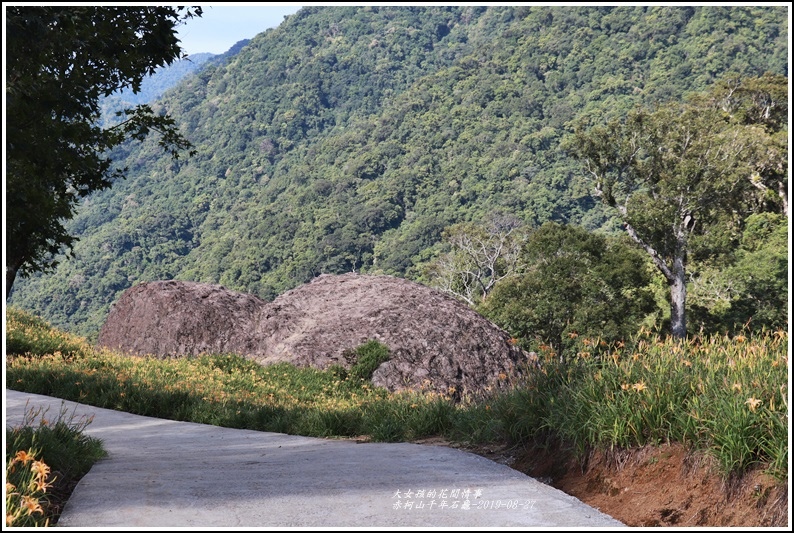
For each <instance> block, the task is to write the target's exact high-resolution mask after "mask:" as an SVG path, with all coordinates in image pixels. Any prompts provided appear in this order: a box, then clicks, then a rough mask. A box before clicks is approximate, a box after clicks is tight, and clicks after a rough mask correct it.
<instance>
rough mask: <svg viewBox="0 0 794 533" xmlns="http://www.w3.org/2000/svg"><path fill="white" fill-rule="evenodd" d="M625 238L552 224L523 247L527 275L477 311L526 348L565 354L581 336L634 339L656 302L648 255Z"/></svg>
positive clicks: (502, 285) (504, 284)
mask: <svg viewBox="0 0 794 533" xmlns="http://www.w3.org/2000/svg"><path fill="white" fill-rule="evenodd" d="M626 240H627V239H621V238H616V237H609V238H608V237H605V236H602V235H596V234H594V233H591V232H588V231H587V230H585V229H584V228H581V227H578V226H571V225H561V224H557V223H554V222H547V223H545V224H543V225H542V226H541V227H540V228H539V229H537V230H536V231H534V232H532V234H531V235H530V236H529V239H528V240H527V242H526V244H525V245H524V246H523V249H522V252H521V255H520V262H521V273H520V274H518V275H516V276H514V277H512V278H510V279H507V280H503V281H500V282H499V283H498V284H497V285H496V287H495V288H494V290H493V292H492V293H491V295H490V297H489V298H488V299H487V300H486V301H485V302H484V303H483V304H482V305H481V306H479V307H478V310H479V311H480V312H481V313H482V314H483V315H485V316H486V317H487V318H489V319H490V320H491V321H493V322H494V323H495V324H497V325H499V326H500V327H502V328H503V329H505V330H506V331H508V332H509V333H510V334H512V335H513V336H514V337H516V338H519V339H521V340H522V341H523V343H524V344H525V345H526V346H527V347H528V348H533V347H537V346H538V345H539V344H546V345H548V346H550V347H551V348H552V349H553V351H554V352H555V353H557V354H559V356H560V357H561V358H565V356H566V354H568V355H569V354H570V350H571V347H572V346H574V345H576V344H578V343H579V341H578V340H576V338H577V337H580V336H582V337H588V338H591V339H596V338H600V339H601V340H604V341H606V342H609V343H612V342H617V341H620V340H625V339H628V338H629V337H630V336H631V335H633V334H634V333H636V332H637V330H638V329H639V327H640V324H641V323H642V321H643V320H644V319H645V317H646V316H647V315H649V314H650V313H652V312H653V310H654V309H655V308H656V304H655V302H654V300H653V295H652V293H651V291H650V289H649V288H648V286H649V283H650V278H651V275H650V274H651V270H649V265H648V264H647V261H646V259H645V257H644V254H643V252H641V251H639V250H636V249H635V248H634V246H632V245H631V244H630V243H629V242H626Z"/></svg>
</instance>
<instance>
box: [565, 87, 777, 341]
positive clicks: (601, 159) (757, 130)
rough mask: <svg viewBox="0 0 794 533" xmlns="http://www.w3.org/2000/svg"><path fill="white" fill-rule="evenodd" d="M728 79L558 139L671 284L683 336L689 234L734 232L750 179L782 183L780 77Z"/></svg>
mask: <svg viewBox="0 0 794 533" xmlns="http://www.w3.org/2000/svg"><path fill="white" fill-rule="evenodd" d="M730 83H731V84H732V85H733V90H731V91H729V92H730V94H726V91H725V90H724V87H725V85H718V86H717V87H716V88H715V90H713V91H712V92H710V93H707V94H703V95H698V96H695V97H693V98H691V99H690V100H689V101H686V102H678V101H672V102H669V103H666V104H664V105H660V106H657V107H655V108H653V109H646V108H642V107H637V108H636V109H634V110H632V111H631V112H629V113H628V114H627V115H626V116H625V118H624V117H620V118H615V119H612V120H610V121H608V122H607V123H606V124H599V125H595V126H592V127H590V128H589V129H585V128H580V129H578V130H577V131H576V132H575V134H574V135H573V136H572V137H571V140H570V142H569V143H568V145H567V147H568V149H569V150H570V152H571V153H573V154H575V155H576V156H577V157H579V158H580V159H581V160H582V161H584V164H585V169H586V171H587V173H588V174H589V175H590V176H591V177H592V184H593V187H594V190H595V193H596V195H597V196H599V197H600V198H601V199H602V200H603V201H604V203H606V204H607V205H609V206H610V207H613V208H615V209H616V210H617V212H618V213H619V215H620V217H621V219H622V221H623V224H624V227H625V229H626V231H627V232H628V234H629V235H630V236H631V238H632V239H633V240H634V241H635V242H637V243H638V244H639V245H640V246H641V247H642V248H643V249H644V250H645V251H646V252H647V253H648V255H650V257H651V259H652V260H653V262H654V264H655V265H656V267H657V268H658V269H659V271H660V272H661V273H662V274H663V275H664V277H665V279H666V280H667V282H668V284H669V285H670V302H671V329H672V334H673V335H674V336H676V337H684V336H685V335H686V313H685V307H686V283H687V277H686V274H687V261H688V254H689V253H690V252H691V251H692V246H693V244H694V243H695V242H697V240H696V237H697V236H708V235H709V233H710V232H711V231H712V230H714V229H715V228H717V231H721V230H722V229H724V228H725V227H728V228H735V229H736V233H737V234H740V233H741V224H742V223H743V221H744V219H745V218H746V217H747V216H748V215H750V214H751V213H753V212H755V211H757V210H758V209H759V207H758V202H757V201H756V195H755V193H756V190H757V189H758V186H759V185H760V186H761V187H762V189H765V188H766V187H767V186H766V185H765V184H766V183H769V182H770V181H777V182H780V183H782V184H783V185H784V187H783V188H784V189H786V188H787V186H788V183H787V182H788V180H787V177H786V174H787V170H786V166H787V159H788V154H787V147H786V145H784V144H782V142H781V140H782V138H783V136H782V135H781V130H783V129H786V128H787V123H786V122H784V121H782V120H781V119H780V116H781V115H780V113H781V109H782V111H783V113H784V114H783V115H782V116H785V111H786V109H785V106H786V104H785V101H786V100H787V99H786V98H781V95H782V94H785V93H786V91H787V87H788V83H787V80H786V78H785V77H783V76H780V75H771V74H770V75H765V76H763V77H761V78H757V79H750V80H748V81H747V82H746V84H743V83H741V82H736V81H732V82H730ZM744 87H747V88H748V89H745V90H739V89H742V88H744ZM759 87H760V88H762V89H760V90H758V89H757V88H759ZM770 95H771V97H770ZM767 200H768V199H767ZM781 201H783V202H784V205H786V203H787V201H786V200H785V199H784V198H783V197H781ZM778 209H779V208H778Z"/></svg>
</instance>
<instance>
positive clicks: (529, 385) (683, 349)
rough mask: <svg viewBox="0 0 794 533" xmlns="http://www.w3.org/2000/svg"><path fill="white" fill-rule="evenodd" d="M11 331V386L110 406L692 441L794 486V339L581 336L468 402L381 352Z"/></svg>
mask: <svg viewBox="0 0 794 533" xmlns="http://www.w3.org/2000/svg"><path fill="white" fill-rule="evenodd" d="M6 326H7V331H8V334H7V347H9V349H8V353H9V356H8V358H7V361H6V386H7V387H8V388H10V389H14V390H20V391H25V392H31V393H37V394H45V395H49V396H54V397H58V398H63V399H67V400H73V401H79V402H82V403H85V404H90V405H95V406H98V407H104V408H109V409H117V410H121V411H126V412H130V413H135V414H140V415H149V416H157V417H160V418H167V419H173V420H182V421H191V422H198V423H205V424H214V425H218V426H224V427H232V428H244V429H254V430H260V431H274V432H280V433H288V434H297V435H306V436H315V437H367V438H369V439H371V440H373V441H410V440H416V439H420V438H424V437H431V436H443V437H445V438H447V439H449V440H452V441H458V442H466V443H472V444H483V443H489V442H498V443H509V444H516V445H519V444H527V443H533V444H540V445H549V443H551V442H560V443H564V445H565V446H567V447H572V448H573V449H574V450H576V451H578V452H580V453H582V454H584V453H585V452H586V451H588V450H591V449H620V448H630V447H634V446H642V445H645V444H658V443H663V442H681V443H684V444H685V445H687V446H688V447H689V448H691V449H693V450H699V451H704V452H706V453H709V454H711V455H713V456H714V457H715V458H716V459H717V463H718V464H719V466H720V469H721V473H722V474H723V475H724V476H726V478H727V477H728V476H736V475H740V474H742V473H743V472H745V471H747V470H748V469H750V468H754V467H761V468H765V469H766V470H767V471H768V472H769V473H770V474H771V475H772V476H774V477H775V478H776V479H778V480H779V481H780V482H781V483H783V482H786V481H787V479H788V469H787V468H788V467H787V465H788V390H787V387H788V357H787V346H788V334H787V333H786V332H784V331H777V332H760V333H758V334H755V335H748V336H743V335H737V336H733V337H728V336H710V337H698V336H694V337H692V338H690V339H687V340H686V341H679V340H673V339H666V338H662V337H660V336H658V335H654V334H652V333H650V332H647V331H644V332H641V333H640V334H639V335H638V336H637V337H636V338H635V339H632V340H631V342H629V343H626V345H620V346H611V347H609V346H604V345H603V343H601V342H600V341H599V340H598V339H579V342H580V351H579V353H578V356H577V357H576V358H575V359H574V360H573V361H568V362H565V363H561V362H560V361H559V358H558V357H556V355H555V354H553V353H546V352H543V351H541V352H540V353H539V354H538V355H539V357H540V360H541V365H540V368H539V369H536V370H535V371H533V372H531V373H529V374H528V375H526V376H525V377H523V378H521V379H514V387H513V388H512V389H511V390H510V391H508V392H505V393H501V394H498V395H483V396H482V397H479V398H469V399H465V400H464V401H462V402H457V403H456V402H454V401H453V400H452V399H450V398H448V397H445V396H442V395H438V394H429V393H421V392H400V393H389V392H388V391H386V390H384V389H381V388H378V387H374V386H373V385H372V383H371V382H370V381H369V378H370V377H371V376H372V372H373V371H374V370H375V369H376V368H377V366H378V365H379V364H380V363H381V362H382V361H383V360H385V359H386V358H387V357H388V349H386V348H385V347H383V346H382V345H379V344H378V343H375V342H370V343H367V344H365V345H363V346H362V347H360V348H359V349H358V350H357V351H356V353H354V354H353V356H352V358H353V359H355V360H356V363H355V364H354V365H353V366H352V367H351V368H348V369H345V368H342V367H341V366H336V367H332V368H329V369H327V370H317V369H311V368H296V367H294V366H292V365H289V364H284V363H281V364H275V365H271V366H267V367H263V366H260V365H259V364H257V363H255V362H252V361H249V360H246V359H244V358H242V357H240V356H237V355H234V354H214V355H203V356H199V357H191V358H180V359H160V358H155V357H130V356H124V355H121V354H118V353H114V352H111V351H107V350H100V349H95V348H93V347H91V346H90V345H88V343H87V342H86V341H85V340H84V339H81V338H79V337H75V336H72V335H69V334H66V333H64V332H60V331H58V330H55V329H53V328H50V327H49V326H48V325H47V324H45V323H44V322H42V321H40V320H39V319H37V318H35V317H31V316H29V315H27V314H25V313H22V312H20V311H17V310H13V309H9V310H8V312H7V319H6ZM11 348H13V350H12V349H11ZM7 453H8V452H7Z"/></svg>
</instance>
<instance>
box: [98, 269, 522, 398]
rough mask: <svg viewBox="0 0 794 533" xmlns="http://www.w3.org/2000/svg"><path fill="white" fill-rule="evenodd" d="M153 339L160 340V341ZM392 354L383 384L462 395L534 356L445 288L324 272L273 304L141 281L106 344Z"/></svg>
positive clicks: (311, 360) (320, 358) (112, 323)
mask: <svg viewBox="0 0 794 533" xmlns="http://www.w3.org/2000/svg"><path fill="white" fill-rule="evenodd" d="M152 337H157V339H154V338H152ZM372 339H374V340H377V341H379V342H381V343H382V344H385V345H386V346H388V347H389V349H390V350H391V357H390V359H389V360H388V361H386V362H385V363H382V364H381V365H380V366H379V367H378V369H377V370H376V371H375V373H374V375H373V378H372V381H373V383H374V384H375V385H378V386H382V387H385V388H387V389H389V390H391V391H396V390H401V389H406V388H410V389H424V390H434V391H437V392H442V393H449V392H450V391H454V393H453V394H454V396H456V397H459V396H460V395H466V394H477V393H479V392H482V391H483V390H487V389H491V388H500V387H501V386H503V385H505V384H506V383H507V380H506V377H508V376H513V375H515V374H516V372H517V371H518V370H519V369H520V368H521V367H522V366H523V365H522V363H523V362H525V361H526V355H525V353H524V352H522V351H521V350H520V349H519V348H518V347H516V346H514V345H513V344H511V343H510V338H509V336H508V335H507V333H505V332H504V331H502V330H501V329H499V328H498V327H496V326H495V325H494V324H492V323H491V322H489V321H488V320H486V319H485V318H483V317H482V316H480V315H479V314H478V313H476V312H475V311H473V310H472V309H470V308H469V307H468V306H466V305H465V304H463V303H461V302H459V301H457V300H455V299H454V298H451V297H449V296H447V295H445V294H443V293H441V292H439V291H437V290H434V289H431V288H429V287H426V286H424V285H420V284H418V283H413V282H411V281H408V280H404V279H400V278H395V277H392V276H367V275H357V274H345V275H340V276H333V275H323V276H319V277H318V278H315V279H314V280H313V281H312V282H310V283H307V284H305V285H303V286H300V287H298V288H296V289H293V290H291V291H288V292H286V293H284V294H282V295H281V296H279V297H278V298H276V299H275V300H274V301H273V302H271V303H265V302H263V301H262V300H260V299H258V298H256V297H253V296H249V295H244V294H240V293H235V292H232V291H228V290H226V289H224V288H222V287H219V286H214V285H202V284H196V283H185V282H175V281H169V282H156V283H146V284H141V285H138V286H136V287H133V288H132V289H129V290H128V291H127V292H125V293H124V295H123V296H122V298H121V299H120V300H119V301H118V303H117V304H116V305H115V306H114V307H113V309H112V310H111V313H110V314H109V316H108V319H107V322H106V323H105V325H104V327H103V328H102V331H101V333H100V337H99V343H100V344H101V345H103V346H108V347H111V348H116V349H121V350H123V351H130V352H135V353H139V354H142V353H152V354H158V355H172V354H198V353H202V352H208V351H210V352H236V353H240V354H242V355H244V356H246V357H248V358H250V359H253V360H256V361H258V362H260V363H261V364H270V363H274V362H280V361H286V362H290V363H292V364H295V365H296V366H311V367H316V368H327V367H328V366H329V365H332V364H340V365H342V366H344V367H350V366H351V365H352V364H353V363H354V362H355V361H354V360H353V356H352V352H353V350H354V349H355V348H356V347H358V346H360V345H361V344H363V343H365V342H367V341H368V340H372Z"/></svg>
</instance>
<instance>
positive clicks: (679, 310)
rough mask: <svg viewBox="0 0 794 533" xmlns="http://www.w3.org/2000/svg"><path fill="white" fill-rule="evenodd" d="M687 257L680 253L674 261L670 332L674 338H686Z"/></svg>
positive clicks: (671, 281)
mask: <svg viewBox="0 0 794 533" xmlns="http://www.w3.org/2000/svg"><path fill="white" fill-rule="evenodd" d="M685 258H686V255H685V254H684V253H679V254H678V255H676V257H675V259H674V260H673V279H671V280H669V283H670V330H671V333H672V335H673V337H675V338H678V339H683V338H685V337H686V266H685V262H686V259H685Z"/></svg>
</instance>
